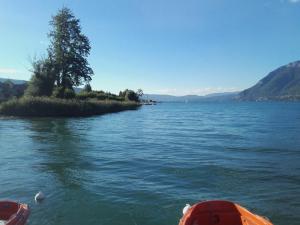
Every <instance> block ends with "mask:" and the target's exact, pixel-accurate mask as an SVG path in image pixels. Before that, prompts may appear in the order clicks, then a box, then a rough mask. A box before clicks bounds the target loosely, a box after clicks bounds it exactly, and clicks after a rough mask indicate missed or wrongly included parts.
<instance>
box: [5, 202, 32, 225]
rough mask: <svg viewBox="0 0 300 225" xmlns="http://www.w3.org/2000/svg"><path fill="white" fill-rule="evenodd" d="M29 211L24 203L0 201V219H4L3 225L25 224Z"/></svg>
mask: <svg viewBox="0 0 300 225" xmlns="http://www.w3.org/2000/svg"><path fill="white" fill-rule="evenodd" d="M29 213H30V211H29V208H28V206H27V205H26V204H21V203H17V202H12V201H0V220H4V221H5V225H25V224H26V221H27V219H28V217H29Z"/></svg>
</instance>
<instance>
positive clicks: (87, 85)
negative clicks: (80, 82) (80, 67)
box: [83, 83, 92, 92]
mask: <svg viewBox="0 0 300 225" xmlns="http://www.w3.org/2000/svg"><path fill="white" fill-rule="evenodd" d="M83 91H85V92H91V91H92V87H91V85H90V84H89V83H87V84H86V85H84V88H83Z"/></svg>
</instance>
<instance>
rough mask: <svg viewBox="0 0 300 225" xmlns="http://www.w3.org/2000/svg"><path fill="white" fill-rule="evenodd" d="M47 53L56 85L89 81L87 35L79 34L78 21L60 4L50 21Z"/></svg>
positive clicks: (71, 84) (89, 48)
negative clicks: (52, 64) (50, 60)
mask: <svg viewBox="0 0 300 225" xmlns="http://www.w3.org/2000/svg"><path fill="white" fill-rule="evenodd" d="M50 24H51V26H52V30H51V31H50V33H49V37H50V46H49V48H48V54H49V57H50V58H52V59H53V62H54V64H55V67H56V72H57V73H56V79H55V80H56V85H57V86H59V87H62V88H63V89H66V88H70V89H72V87H73V86H78V85H81V84H82V83H83V81H84V82H89V81H91V79H92V78H91V76H92V75H93V70H92V69H91V67H90V66H89V63H88V61H87V57H88V55H89V54H90V50H91V47H90V42H89V39H88V38H87V37H86V36H85V35H84V34H82V32H81V27H80V21H79V19H77V18H75V16H74V15H73V13H72V12H71V10H70V9H68V8H66V7H64V8H62V9H61V10H59V12H58V13H57V15H55V16H53V18H52V21H51V22H50Z"/></svg>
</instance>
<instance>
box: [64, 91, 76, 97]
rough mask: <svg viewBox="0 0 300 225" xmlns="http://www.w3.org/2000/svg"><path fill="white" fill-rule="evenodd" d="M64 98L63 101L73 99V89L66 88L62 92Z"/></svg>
mask: <svg viewBox="0 0 300 225" xmlns="http://www.w3.org/2000/svg"><path fill="white" fill-rule="evenodd" d="M64 98H65V99H72V98H75V92H74V90H73V89H70V88H67V89H65V91H64Z"/></svg>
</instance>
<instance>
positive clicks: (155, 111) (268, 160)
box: [0, 103, 300, 225]
mask: <svg viewBox="0 0 300 225" xmlns="http://www.w3.org/2000/svg"><path fill="white" fill-rule="evenodd" d="M0 179H1V180H0V198H1V199H14V200H18V201H21V202H25V203H28V204H29V205H30V207H31V210H32V213H31V216H30V221H29V224H30V225H48V224H51V225H52V224H53V225H54V224H55V225H67V224H68V225H71V224H72V225H83V224H84V225H94V224H100V225H154V224H155V225H177V224H178V221H179V219H180V217H181V216H182V208H183V207H184V206H185V204H186V203H195V202H197V201H199V200H208V199H227V200H232V201H236V202H237V203H239V204H241V205H243V206H245V207H246V208H248V209H250V210H252V211H254V212H256V213H258V214H260V215H265V216H267V217H269V218H270V219H271V220H272V221H273V222H274V224H276V225H292V224H293V225H295V224H299V222H297V221H299V220H300V103H197V104H196V103H188V104H184V103H181V104H180V103H164V104H159V105H156V106H144V107H142V108H141V109H139V110H137V111H126V112H122V113H116V114H110V115H104V116H95V117H89V118H58V119H54V118H43V119H14V118H0ZM39 190H42V191H43V192H44V193H45V194H46V196H47V199H46V200H45V201H44V202H43V203H42V204H39V205H37V204H35V203H34V200H33V197H34V195H35V193H37V192H38V191H39Z"/></svg>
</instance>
